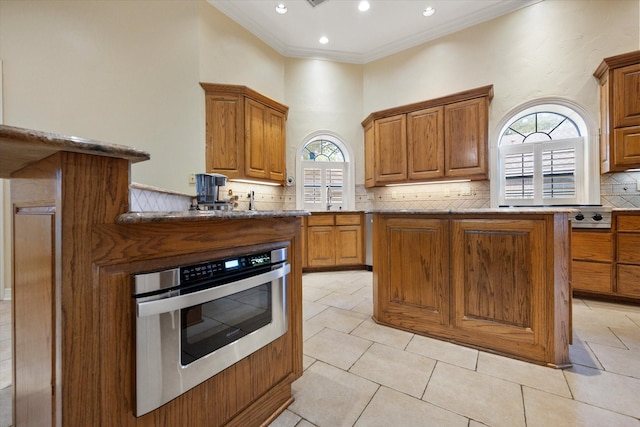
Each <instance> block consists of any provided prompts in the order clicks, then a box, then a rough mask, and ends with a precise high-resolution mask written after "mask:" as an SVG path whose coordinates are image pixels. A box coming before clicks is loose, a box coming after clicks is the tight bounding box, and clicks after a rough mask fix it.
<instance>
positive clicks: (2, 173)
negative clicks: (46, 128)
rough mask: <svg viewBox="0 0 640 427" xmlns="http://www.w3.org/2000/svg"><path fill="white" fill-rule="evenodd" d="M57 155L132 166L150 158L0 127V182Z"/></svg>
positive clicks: (129, 150) (67, 138) (112, 146)
mask: <svg viewBox="0 0 640 427" xmlns="http://www.w3.org/2000/svg"><path fill="white" fill-rule="evenodd" d="M59 151H67V152H73V153H83V154H91V155H94V156H103V157H115V158H121V159H127V160H129V161H130V162H132V163H136V162H140V161H144V160H149V159H150V158H151V156H150V155H149V153H147V152H144V151H140V150H136V149H135V148H131V147H127V146H124V145H117V144H107V143H104V142H99V141H93V140H90V139H85V138H79V137H77V136H64V135H59V134H54V133H49V132H42V131H38V130H32V129H24V128H18V127H13V126H6V125H0V152H1V153H2V156H0V178H10V176H11V174H12V173H13V172H15V171H18V170H20V169H22V168H24V167H25V166H27V165H29V164H31V163H34V162H37V161H39V160H42V159H44V158H46V157H49V156H50V155H52V154H54V153H57V152H59Z"/></svg>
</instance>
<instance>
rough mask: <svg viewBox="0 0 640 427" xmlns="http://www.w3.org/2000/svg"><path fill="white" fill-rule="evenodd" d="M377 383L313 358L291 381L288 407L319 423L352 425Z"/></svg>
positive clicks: (327, 426) (324, 425)
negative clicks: (294, 379) (294, 380)
mask: <svg viewBox="0 0 640 427" xmlns="http://www.w3.org/2000/svg"><path fill="white" fill-rule="evenodd" d="M378 387H379V386H378V384H375V383H373V382H371V381H368V380H365V379H364V378H361V377H359V376H357V375H354V374H350V373H348V372H344V371H343V370H341V369H338V368H335V367H333V366H330V365H327V364H325V363H322V362H316V363H314V364H313V366H311V367H310V368H309V369H307V370H306V371H305V373H304V375H303V376H302V377H301V378H299V379H298V380H297V381H296V382H294V383H293V396H294V398H295V401H294V402H293V403H292V404H291V405H290V406H289V410H290V411H292V412H294V413H295V414H298V415H300V416H301V417H302V418H304V419H305V420H307V421H309V422H311V423H313V424H315V425H316V426H319V427H340V426H352V425H353V424H354V423H355V422H356V420H357V419H358V417H359V416H360V414H361V413H362V411H364V409H365V407H366V406H367V404H368V403H369V401H370V400H371V398H372V397H373V395H374V394H375V392H376V391H377V390H378Z"/></svg>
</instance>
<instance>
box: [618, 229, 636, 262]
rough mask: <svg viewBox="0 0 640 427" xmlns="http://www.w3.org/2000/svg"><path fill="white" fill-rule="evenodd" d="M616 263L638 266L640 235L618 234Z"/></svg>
mask: <svg viewBox="0 0 640 427" xmlns="http://www.w3.org/2000/svg"><path fill="white" fill-rule="evenodd" d="M617 261H618V262H621V263H626V264H640V234H627V233H618V256H617Z"/></svg>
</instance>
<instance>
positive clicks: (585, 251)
mask: <svg viewBox="0 0 640 427" xmlns="http://www.w3.org/2000/svg"><path fill="white" fill-rule="evenodd" d="M571 254H572V261H571V273H572V278H571V285H572V287H573V290H574V291H583V292H597V293H603V292H604V293H611V292H613V281H614V276H613V233H612V232H611V230H608V229H607V230H597V229H574V230H573V231H572V235H571Z"/></svg>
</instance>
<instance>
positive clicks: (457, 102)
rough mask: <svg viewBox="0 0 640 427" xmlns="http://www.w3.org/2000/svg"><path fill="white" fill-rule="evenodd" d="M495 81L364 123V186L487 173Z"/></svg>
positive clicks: (383, 113)
mask: <svg viewBox="0 0 640 427" xmlns="http://www.w3.org/2000/svg"><path fill="white" fill-rule="evenodd" d="M492 96H493V86H485V87H482V88H478V89H473V90H469V91H465V92H460V93H457V94H453V95H449V96H447V97H443V98H438V99H433V100H429V101H424V102H420V103H416V104H410V105H405V106H401V107H395V108H391V109H388V110H383V111H377V112H374V113H372V114H370V115H369V116H368V117H367V118H366V119H365V120H364V121H363V122H362V126H363V128H364V145H365V186H366V187H374V186H379V185H386V184H398V183H411V182H423V181H429V180H442V179H462V178H464V179H473V180H482V179H487V177H488V161H487V150H488V139H487V138H488V130H487V129H488V104H489V100H490V99H491V98H492Z"/></svg>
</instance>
